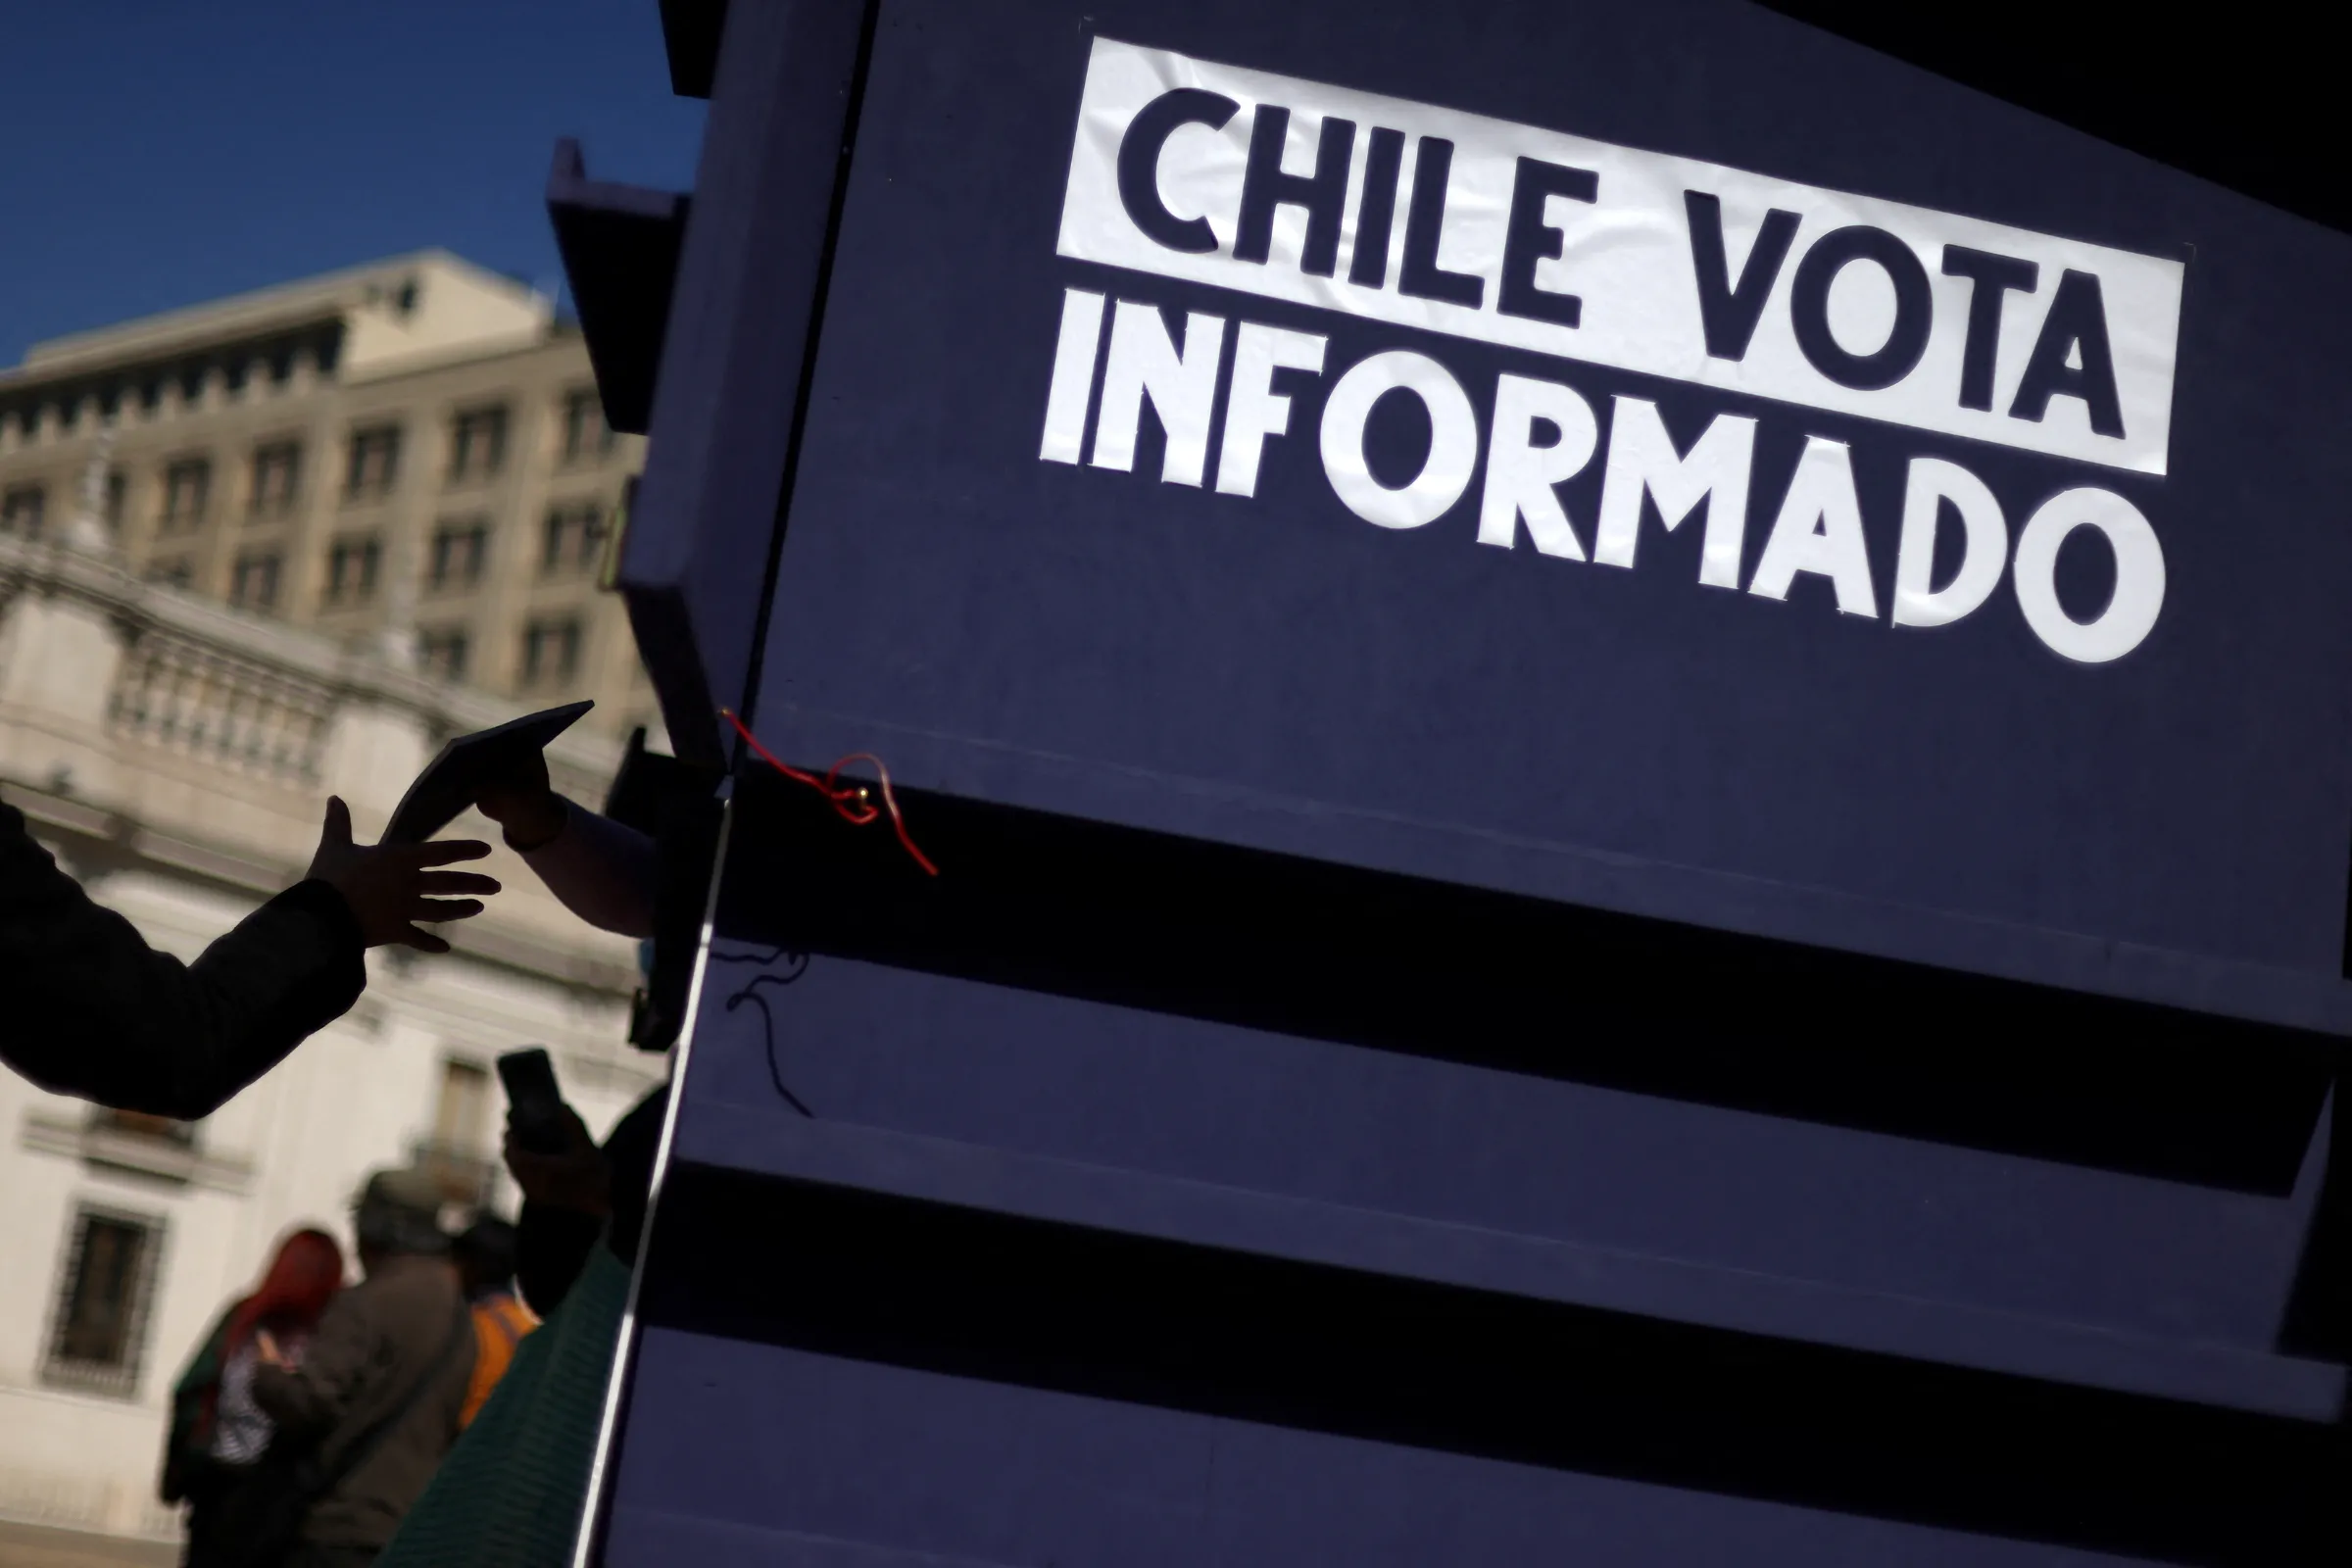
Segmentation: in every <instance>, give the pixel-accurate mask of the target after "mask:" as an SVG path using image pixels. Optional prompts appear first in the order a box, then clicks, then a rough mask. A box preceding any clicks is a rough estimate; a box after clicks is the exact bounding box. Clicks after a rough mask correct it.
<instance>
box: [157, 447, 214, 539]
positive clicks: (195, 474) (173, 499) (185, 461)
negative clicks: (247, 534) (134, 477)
mask: <svg viewBox="0 0 2352 1568" xmlns="http://www.w3.org/2000/svg"><path fill="white" fill-rule="evenodd" d="M212 489H213V466H212V464H211V463H209V462H207V461H206V460H205V459H203V458H182V459H180V461H179V462H177V463H174V464H172V466H170V467H168V468H166V469H165V470H164V531H165V532H166V533H183V532H185V531H186V530H188V529H190V528H193V527H196V526H197V525H198V524H200V523H202V522H203V521H204V507H205V503H206V502H207V501H208V500H210V499H211V497H212Z"/></svg>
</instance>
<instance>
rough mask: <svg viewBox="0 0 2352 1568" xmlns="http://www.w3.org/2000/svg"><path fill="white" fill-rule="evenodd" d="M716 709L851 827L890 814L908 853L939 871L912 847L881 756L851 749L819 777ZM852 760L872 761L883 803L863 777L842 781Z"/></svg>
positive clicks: (769, 760) (934, 872) (754, 746)
mask: <svg viewBox="0 0 2352 1568" xmlns="http://www.w3.org/2000/svg"><path fill="white" fill-rule="evenodd" d="M718 713H719V716H720V717H721V718H723V719H725V720H726V721H727V722H728V723H730V724H732V725H734V726H735V733H736V734H738V735H740V736H742V737H743V743H744V744H745V745H746V746H749V747H750V748H751V749H752V751H753V753H754V754H755V755H757V756H758V757H759V759H760V760H761V761H762V762H765V763H766V764H767V765H768V766H770V767H772V768H774V769H775V770H776V771H777V772H779V773H781V774H783V775H784V776H785V777H786V778H788V779H791V780H792V781H794V782H795V783H798V784H806V785H808V786H809V788H810V789H812V790H814V791H816V792H817V793H818V794H819V795H822V796H823V797H824V798H825V800H826V802H827V803H828V804H830V805H831V806H832V808H833V811H834V814H835V815H837V816H839V817H840V818H841V819H842V820H843V821H845V822H847V823H849V824H850V825H851V826H852V827H863V826H865V825H866V824H867V823H868V822H871V821H873V820H874V819H875V818H877V817H879V816H881V815H883V814H884V813H885V812H887V813H888V814H889V816H890V825H891V827H892V829H893V830H894V831H896V832H897V834H898V835H899V843H900V844H901V845H902V846H904V847H905V849H906V851H907V855H908V856H909V857H911V858H913V860H914V863H915V864H917V865H919V866H921V867H922V868H923V870H924V871H925V872H926V873H927V874H929V875H931V876H937V875H939V867H938V866H936V865H933V864H932V863H931V858H930V857H929V856H927V855H925V854H924V853H923V852H922V851H920V850H918V849H916V848H915V847H914V840H913V839H912V838H910V837H908V836H907V818H906V817H905V816H903V815H901V814H900V812H899V798H898V797H897V796H896V795H894V794H892V793H891V788H890V769H889V768H888V767H886V766H884V765H883V762H882V759H880V758H879V757H876V756H875V755H874V754H873V753H871V752H852V753H851V754H850V755H849V756H847V757H845V758H843V759H842V760H840V761H838V762H835V763H834V764H833V765H832V766H831V767H829V768H827V769H825V773H824V776H823V777H822V778H819V777H818V776H817V775H815V774H814V773H809V772H805V771H803V770H802V769H800V768H797V767H795V766H793V765H792V764H791V763H790V762H787V761H785V760H783V759H782V758H780V757H778V756H776V754H775V753H773V752H771V751H769V750H768V749H767V748H766V747H764V746H762V745H760V737H759V736H757V735H755V734H753V733H752V730H751V726H750V725H748V724H746V723H745V722H744V721H743V720H742V719H740V718H737V717H736V716H735V712H734V711H733V710H732V709H726V708H722V709H720V710H719V711H718ZM852 762H871V763H873V764H874V774H875V776H876V778H877V779H878V780H879V781H880V785H881V791H882V805H881V807H880V808H879V809H877V808H876V807H875V805H874V803H873V799H872V797H871V795H870V794H869V793H868V792H867V789H866V786H865V784H864V782H863V781H862V780H859V779H851V780H849V781H848V782H846V783H845V782H843V780H842V776H841V770H842V769H843V768H845V767H847V766H849V765H850V764H851V763H852Z"/></svg>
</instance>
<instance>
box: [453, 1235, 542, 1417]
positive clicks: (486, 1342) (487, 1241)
mask: <svg viewBox="0 0 2352 1568" xmlns="http://www.w3.org/2000/svg"><path fill="white" fill-rule="evenodd" d="M454 1255H455V1257H456V1258H457V1263H458V1284H459V1288H460V1289H462V1290H463V1291H464V1292H465V1293H466V1304H467V1305H468V1306H469V1307H471V1309H472V1311H473V1381H472V1382H471V1383H470V1384H469V1385H467V1387H466V1408H465V1409H464V1410H463V1411H462V1412H460V1414H459V1416H458V1424H459V1425H460V1426H462V1427H467V1426H471V1425H473V1418H474V1416H475V1415H477V1414H478V1413H480V1411H481V1408H482V1406H483V1404H484V1403H486V1402H487V1401H488V1400H489V1397H490V1394H491V1391H492V1390H494V1389H496V1388H497V1387H498V1380H499V1379H500V1378H503V1377H505V1376H506V1375H507V1368H508V1367H509V1366H510V1365H512V1364H513V1363H514V1360H515V1348H516V1347H517V1346H519V1345H520V1344H521V1343H522V1337H523V1336H524V1335H526V1334H528V1333H530V1332H531V1330H533V1329H535V1328H537V1327H538V1326H539V1319H538V1317H537V1316H536V1315H534V1314H533V1313H532V1311H531V1309H530V1308H529V1307H527V1306H525V1305H523V1304H522V1299H521V1298H520V1297H519V1296H517V1295H516V1294H515V1227H514V1226H512V1225H510V1224H508V1223H507V1222H506V1221H505V1220H503V1219H481V1220H476V1221H475V1222H474V1223H473V1226H472V1228H471V1229H469V1230H467V1231H466V1234H465V1235H463V1236H461V1237H459V1238H458V1240H457V1244H456V1247H455V1249H454Z"/></svg>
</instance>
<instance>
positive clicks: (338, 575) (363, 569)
mask: <svg viewBox="0 0 2352 1568" xmlns="http://www.w3.org/2000/svg"><path fill="white" fill-rule="evenodd" d="M383 554H384V547H383V542H382V541H381V540H379V539H377V538H376V537H375V536H374V535H373V534H368V535H366V536H364V537H360V538H351V539H338V540H336V541H335V542H334V544H333V545H332V546H331V547H329V548H328V550H327V552H326V602H327V603H328V604H330V605H357V604H364V603H366V602H367V601H368V600H369V599H371V598H373V597H374V595H375V573H376V568H377V567H378V566H379V565H381V564H383Z"/></svg>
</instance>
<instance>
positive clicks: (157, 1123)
mask: <svg viewBox="0 0 2352 1568" xmlns="http://www.w3.org/2000/svg"><path fill="white" fill-rule="evenodd" d="M90 1130H91V1131H93V1132H104V1133H116V1134H119V1135H121V1136H122V1137H124V1138H143V1139H145V1140H147V1141H148V1142H150V1143H157V1144H170V1145H172V1147H173V1148H176V1149H192V1148H194V1147H195V1144H196V1124H195V1123H194V1122H192V1121H181V1120H179V1119H178V1118H176V1117H173V1116H150V1115H148V1114H147V1113H146V1112H145V1111H141V1110H113V1109H109V1108H107V1107H106V1106H103V1105H101V1106H96V1107H94V1108H92V1110H91V1111H90Z"/></svg>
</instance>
